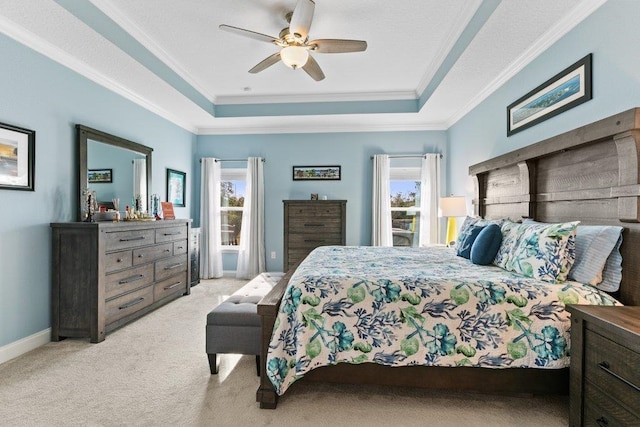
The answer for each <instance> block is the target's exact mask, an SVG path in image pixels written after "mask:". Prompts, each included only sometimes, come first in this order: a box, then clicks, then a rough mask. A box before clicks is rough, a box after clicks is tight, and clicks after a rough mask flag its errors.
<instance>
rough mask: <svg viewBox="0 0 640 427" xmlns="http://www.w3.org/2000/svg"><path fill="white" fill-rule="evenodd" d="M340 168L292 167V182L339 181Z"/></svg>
mask: <svg viewBox="0 0 640 427" xmlns="http://www.w3.org/2000/svg"><path fill="white" fill-rule="evenodd" d="M340 174H341V171H340V166H294V167H293V180H294V181H325V180H326V181H330V180H334V181H336V180H338V181H339V180H340Z"/></svg>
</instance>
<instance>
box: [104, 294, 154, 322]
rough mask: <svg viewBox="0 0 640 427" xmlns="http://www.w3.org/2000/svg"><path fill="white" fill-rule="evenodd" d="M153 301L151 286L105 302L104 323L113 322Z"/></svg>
mask: <svg viewBox="0 0 640 427" xmlns="http://www.w3.org/2000/svg"><path fill="white" fill-rule="evenodd" d="M152 303H153V286H147V287H146V288H142V289H139V290H137V291H134V292H131V293H128V294H126V295H122V296H120V297H118V298H114V299H112V300H111V301H107V302H106V304H105V323H106V324H107V325H108V324H109V323H112V322H115V321H116V320H119V319H122V318H123V317H125V316H128V315H129V314H133V313H135V312H136V311H139V310H142V309H143V308H145V307H147V306H149V305H151V304H152Z"/></svg>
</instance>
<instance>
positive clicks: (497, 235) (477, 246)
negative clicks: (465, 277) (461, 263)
mask: <svg viewBox="0 0 640 427" xmlns="http://www.w3.org/2000/svg"><path fill="white" fill-rule="evenodd" d="M501 242H502V231H501V230H500V226H499V225H496V224H490V225H487V226H486V227H484V229H482V231H480V233H479V234H478V237H476V239H475V241H474V242H473V245H472V246H471V262H472V263H474V264H478V265H489V264H491V263H492V262H493V259H494V258H495V257H496V254H497V253H498V249H500V243H501Z"/></svg>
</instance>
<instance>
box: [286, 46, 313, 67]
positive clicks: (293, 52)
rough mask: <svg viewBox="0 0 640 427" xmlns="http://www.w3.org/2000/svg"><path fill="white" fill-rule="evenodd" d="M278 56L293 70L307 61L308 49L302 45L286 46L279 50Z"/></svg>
mask: <svg viewBox="0 0 640 427" xmlns="http://www.w3.org/2000/svg"><path fill="white" fill-rule="evenodd" d="M280 58H282V62H284V64H285V65H286V66H287V67H289V68H293V69H294V70H295V69H296V68H300V67H304V64H306V63H307V60H308V59H309V51H308V50H307V48H305V47H302V46H287V47H285V48H283V49H282V50H281V51H280Z"/></svg>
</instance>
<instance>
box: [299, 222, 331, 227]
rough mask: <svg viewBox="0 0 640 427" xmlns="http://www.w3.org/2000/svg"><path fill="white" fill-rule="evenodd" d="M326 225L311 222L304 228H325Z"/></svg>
mask: <svg viewBox="0 0 640 427" xmlns="http://www.w3.org/2000/svg"><path fill="white" fill-rule="evenodd" d="M325 225H326V224H322V223H313V222H309V223H306V224H305V225H304V226H305V227H324V226H325Z"/></svg>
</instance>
